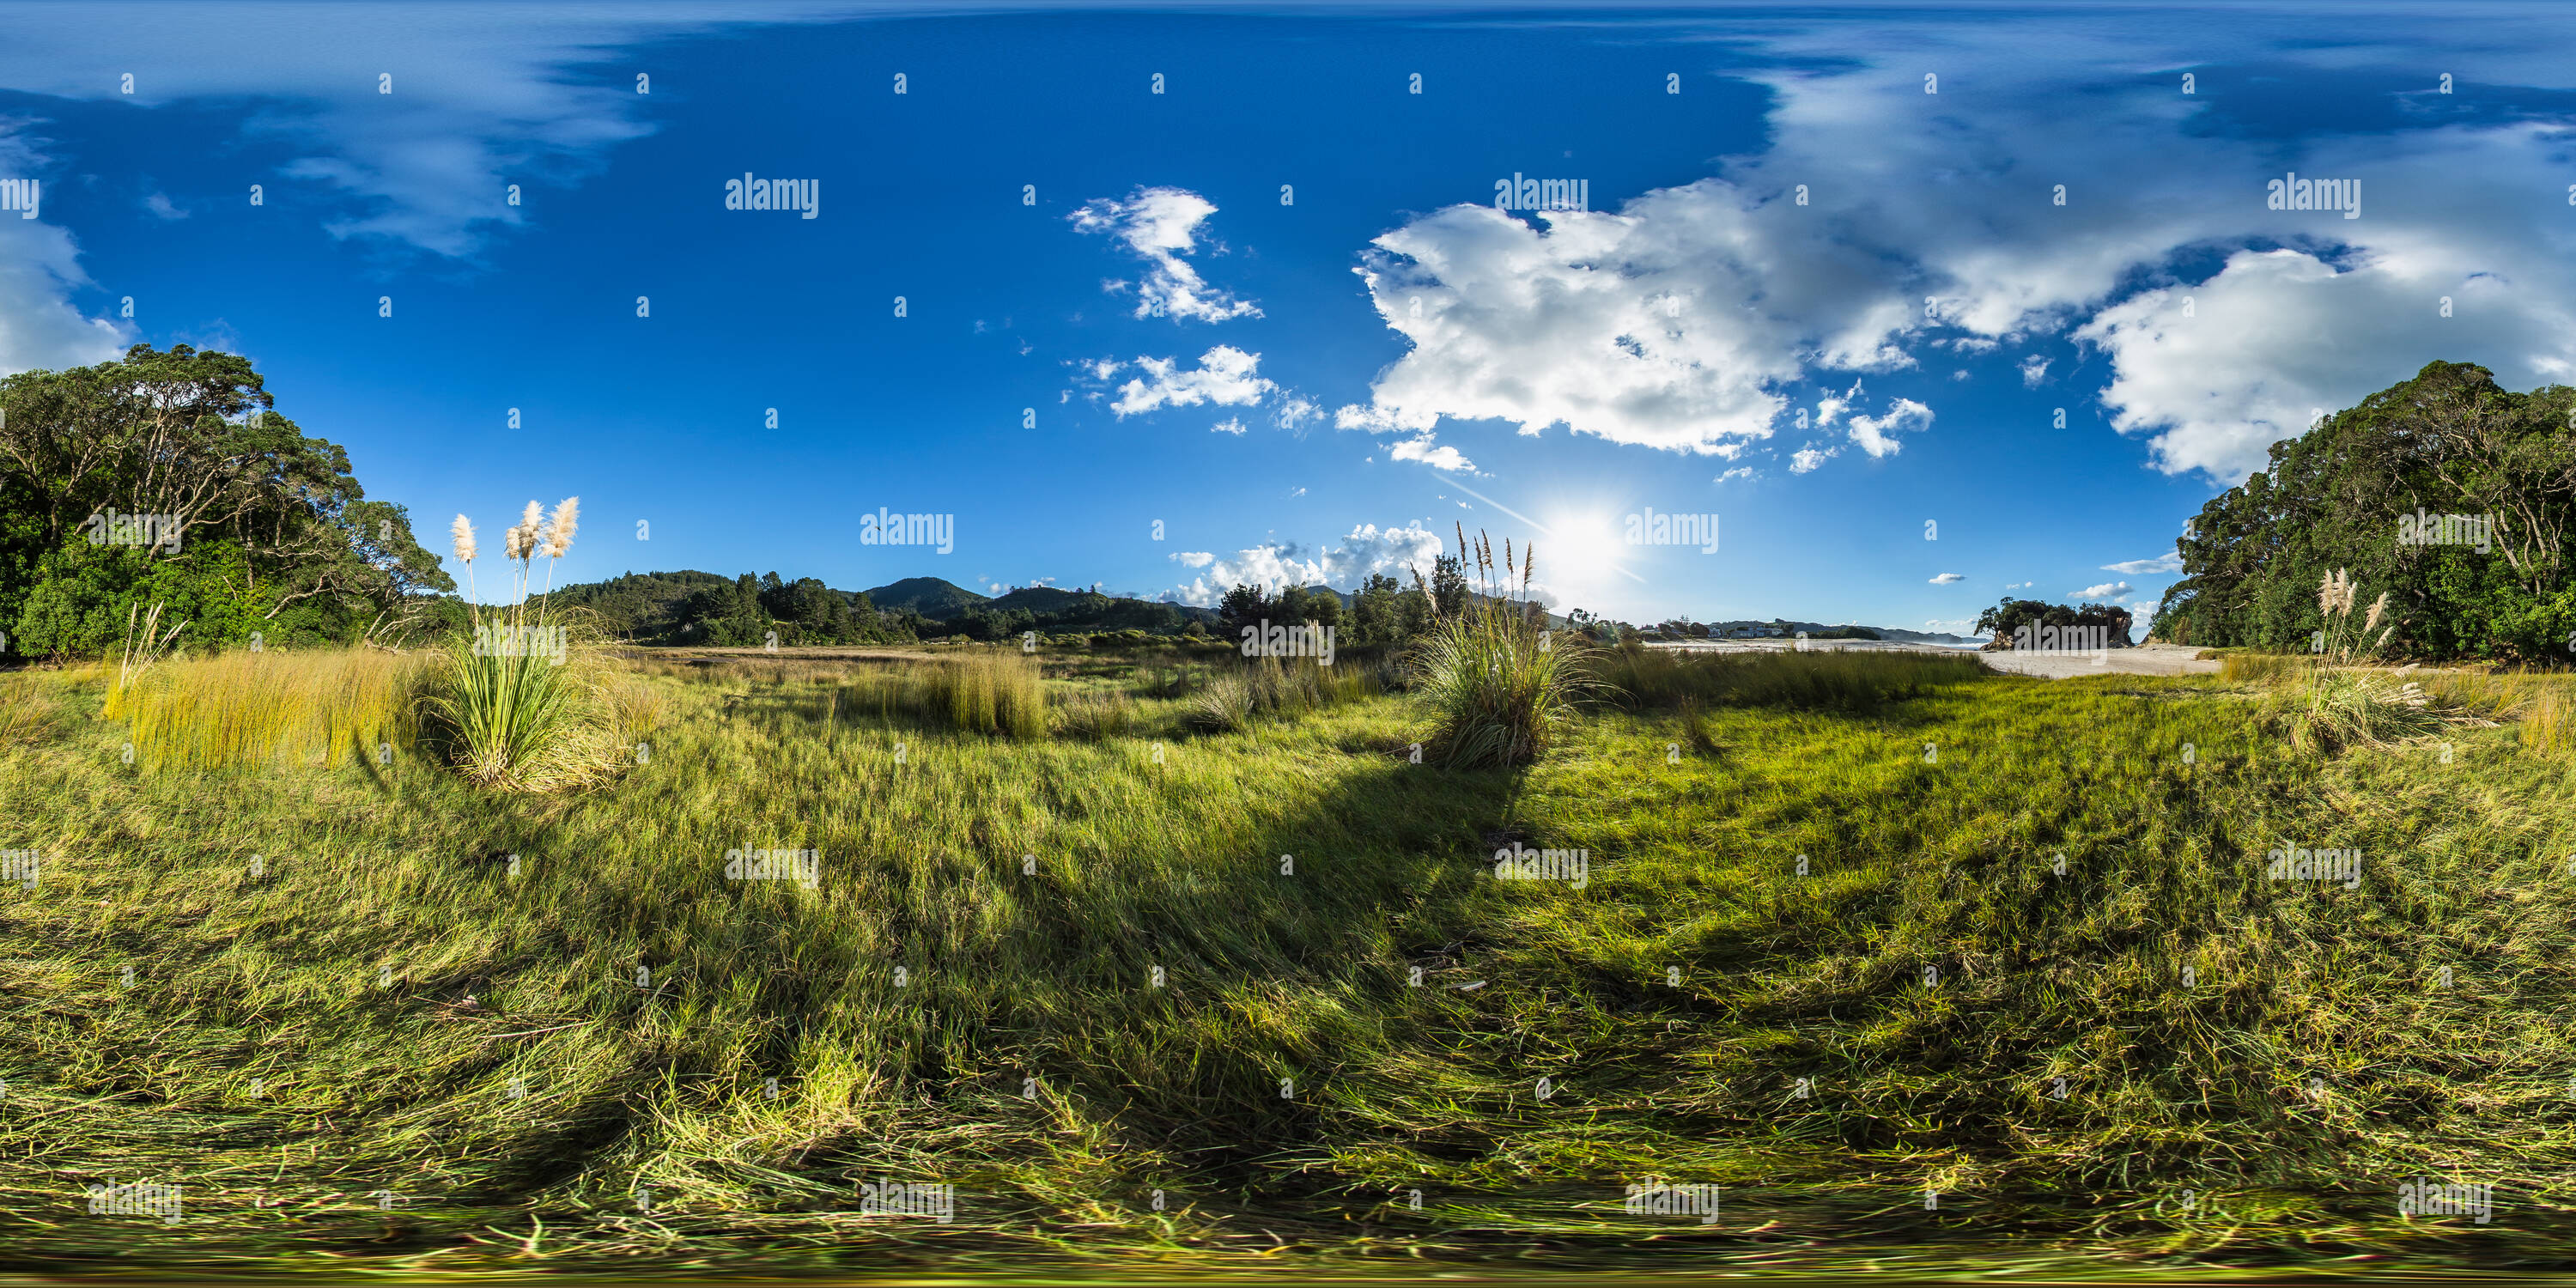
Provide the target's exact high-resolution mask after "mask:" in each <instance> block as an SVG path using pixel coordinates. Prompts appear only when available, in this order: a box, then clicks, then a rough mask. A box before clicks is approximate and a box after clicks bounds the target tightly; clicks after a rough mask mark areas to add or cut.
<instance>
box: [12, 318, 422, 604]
mask: <svg viewBox="0 0 2576 1288" xmlns="http://www.w3.org/2000/svg"><path fill="white" fill-rule="evenodd" d="M365 497H366V494H365V491H364V490H363V489H362V488H360V487H359V485H358V481H357V479H356V478H355V477H353V476H352V475H351V473H350V470H349V458H348V454H347V453H346V452H345V451H343V450H341V448H340V447H338V446H337V445H335V444H333V443H330V442H327V441H325V440H323V439H319V438H312V437H308V436H306V435H305V433H304V432H303V430H302V429H300V428H299V427H298V426H296V424H295V423H294V422H293V421H291V420H288V419H287V418H286V417H284V416H281V415H279V414H277V412H276V410H275V399H274V398H273V397H272V396H271V395H270V394H269V393H268V391H267V389H266V388H265V385H264V382H263V381H262V379H261V377H260V375H259V373H258V372H257V371H255V370H253V368H252V366H251V364H250V362H249V360H248V359H245V358H242V357H239V356H237V355H234V354H228V353H215V352H201V351H199V350H197V349H195V348H193V347H191V346H188V345H184V344H183V345H177V346H174V347H172V348H171V349H170V350H169V351H168V352H166V353H165V352H161V351H158V350H155V349H153V348H152V347H151V346H150V345H136V346H134V347H133V348H131V349H128V350H127V351H126V353H125V356H124V357H122V358H120V359H117V360H116V361H113V362H105V363H100V364H98V365H96V366H92V367H78V368H73V369H70V370H67V371H32V372H22V373H20V374H18V375H15V376H11V377H9V378H7V379H6V380H0V630H8V631H10V633H11V634H12V635H13V636H15V637H16V640H17V642H18V646H19V647H20V648H21V649H24V650H33V651H40V652H45V653H50V654H82V653H96V652H102V651H105V650H106V649H108V648H110V647H112V646H113V645H114V644H115V643H116V641H118V640H119V639H121V637H122V635H123V633H124V621H125V618H126V615H127V614H126V610H127V608H128V607H130V606H140V605H144V604H148V603H152V602H160V603H163V604H164V605H165V606H166V607H165V614H166V615H167V617H168V618H169V619H170V620H173V621H182V622H185V623H186V628H185V637H186V638H188V639H191V640H195V641H203V642H215V643H224V642H233V641H238V640H242V639H246V638H247V637H248V636H249V635H250V634H251V633H252V632H254V631H257V632H259V633H261V634H262V635H263V636H265V637H267V638H268V639H270V640H271V641H273V642H278V643H285V642H289V641H293V640H299V639H312V640H332V641H338V642H344V643H345V642H353V641H355V640H358V639H360V638H371V639H379V640H383V639H390V638H395V637H399V636H400V635H401V634H403V633H404V631H406V630H407V629H410V628H413V627H416V626H418V625H420V624H422V623H424V622H426V621H428V620H430V619H431V617H432V616H433V615H434V614H433V613H432V611H431V609H432V606H433V605H434V604H435V603H436V602H437V596H439V595H441V594H443V593H447V592H452V591H453V590H454V589H455V583H454V581H452V580H451V579H450V578H449V577H448V574H447V573H446V572H445V571H444V570H443V569H442V568H441V567H440V565H439V562H438V560H437V558H436V557H435V556H433V555H432V554H430V552H428V551H427V550H424V549H422V548H421V547H420V545H419V543H418V542H417V541H416V540H415V539H414V537H413V535H412V531H411V522H410V517H409V515H408V514H407V512H406V511H405V510H404V509H403V507H401V506H399V505H392V504H389V503H385V502H373V501H368V500H366V499H365ZM111 512H113V513H114V514H115V515H117V516H130V515H141V516H148V517H149V521H150V529H149V531H150V534H151V535H152V537H154V538H156V539H153V540H149V541H147V542H145V543H143V544H139V545H122V544H118V541H119V539H120V538H121V537H122V535H123V534H122V533H120V532H119V531H118V528H119V526H120V525H119V524H118V523H116V522H114V521H112V520H111V518H110V515H111ZM13 627H14V628H15V629H14V630H11V628H13Z"/></svg>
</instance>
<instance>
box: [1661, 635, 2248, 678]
mask: <svg viewBox="0 0 2576 1288" xmlns="http://www.w3.org/2000/svg"><path fill="white" fill-rule="evenodd" d="M1646 647H1648V648H1668V649H1680V650H1682V651H1684V652H1692V653H1778V652H1785V651H1788V650H1791V649H1795V648H1798V647H1800V645H1799V643H1798V642H1797V641H1796V640H1777V639H1763V640H1674V641H1660V642H1654V643H1649V644H1648V645H1646ZM1804 647H1805V648H1806V649H1807V650H1809V651H1810V652H1812V651H1816V650H1820V649H1837V650H1852V651H1859V650H1874V651H1880V652H1887V651H1896V652H1912V653H1971V654H1974V655H1975V656H1976V657H1977V658H1978V659H1979V660H1980V661H1983V662H1984V663H1985V664H1986V665H1987V666H1988V667H1990V668H1992V669H1994V670H1997V671H2002V672H2005V673H2006V674H2010V675H2034V676H2038V677H2040V678H2041V679H2046V680H2065V679H2071V678H2073V677H2076V676H2079V675H2214V674H2216V673H2217V672H2218V663H2217V661H2216V660H2215V659H2212V660H2210V661H2205V662H2204V661H2197V660H2194V658H2193V654H2195V653H2198V652H2199V651H2200V650H2198V649H2195V648H2188V647H2185V646H2183V645H2179V644H2139V645H2133V646H2131V647H2129V648H2115V649H2105V650H2103V651H2101V652H2099V653H2056V652H2050V653H2042V652H2037V651H2030V652H2021V653H2014V652H2011V651H1998V652H1993V653H1988V652H1984V651H1982V650H1980V649H1978V648H1977V647H1976V646H1974V645H1969V644H1916V643H1908V642H1905V641H1901V640H1808V641H1807V642H1806V644H1805V645H1804Z"/></svg>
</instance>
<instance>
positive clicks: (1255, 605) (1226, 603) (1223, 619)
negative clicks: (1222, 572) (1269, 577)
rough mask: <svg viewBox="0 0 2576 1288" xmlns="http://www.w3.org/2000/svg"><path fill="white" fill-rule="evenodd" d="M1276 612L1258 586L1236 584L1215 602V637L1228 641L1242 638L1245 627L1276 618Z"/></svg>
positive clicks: (1267, 596) (1268, 597)
mask: <svg viewBox="0 0 2576 1288" xmlns="http://www.w3.org/2000/svg"><path fill="white" fill-rule="evenodd" d="M1278 615H1279V614H1278V610H1277V608H1276V607H1274V606H1273V605H1272V603H1271V601H1270V596H1269V595H1268V594H1267V593H1266V592H1264V591H1263V590H1262V589H1261V587H1259V586H1246V585H1240V584H1238V585H1237V586H1235V588H1234V589H1232V590H1229V591H1227V592H1225V598H1223V599H1221V600H1218V601H1217V606H1216V621H1217V635H1218V636H1219V637H1220V638H1223V639H1228V640H1239V639H1242V638H1243V631H1244V628H1245V627H1250V626H1258V625H1260V624H1261V622H1262V621H1263V619H1265V618H1276V617H1277V616H1278Z"/></svg>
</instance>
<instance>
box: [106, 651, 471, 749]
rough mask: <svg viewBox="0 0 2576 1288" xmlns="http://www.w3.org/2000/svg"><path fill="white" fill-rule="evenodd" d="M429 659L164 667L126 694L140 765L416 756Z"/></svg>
mask: <svg viewBox="0 0 2576 1288" xmlns="http://www.w3.org/2000/svg"><path fill="white" fill-rule="evenodd" d="M428 670H429V661H428V659H427V658H425V657H422V656H419V655H397V654H392V653H384V652H378V651H375V650H371V649H347V650H340V649H334V650H312V651H292V652H290V651H282V650H281V651H273V652H259V653H252V652H238V653H223V654H218V655H215V656H212V657H201V658H183V659H180V660H176V661H164V662H161V663H159V664H157V665H155V666H154V667H152V668H151V669H150V670H148V671H146V672H144V673H142V674H141V675H140V676H138V677H134V678H133V679H132V680H131V682H129V683H125V684H123V685H121V686H120V687H118V688H117V689H116V690H115V691H114V692H113V694H112V697H113V699H114V703H113V705H114V706H115V708H116V709H115V710H112V711H110V712H109V713H108V714H109V715H110V716H111V717H116V716H122V717H123V718H125V719H126V720H127V721H128V722H129V724H130V726H131V727H132V729H133V733H134V752H135V761H136V763H137V764H140V765H144V766H147V767H151V768H176V769H226V768H232V767H236V766H264V765H297V764H336V763H339V762H341V761H343V760H346V759H349V758H352V757H360V758H375V757H377V756H379V755H380V754H381V752H382V751H383V749H385V748H388V747H408V746H410V745H411V743H412V742H413V740H414V739H415V738H416V737H417V736H418V733H419V723H418V719H417V715H416V699H417V698H418V696H419V694H420V690H421V685H422V682H423V680H424V678H425V676H426V673H427V671H428Z"/></svg>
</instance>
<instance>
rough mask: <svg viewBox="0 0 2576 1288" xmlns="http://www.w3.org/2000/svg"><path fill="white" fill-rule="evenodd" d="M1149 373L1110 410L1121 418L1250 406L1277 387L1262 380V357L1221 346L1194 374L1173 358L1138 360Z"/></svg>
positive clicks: (1204, 356)
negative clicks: (1181, 409) (1202, 407)
mask: <svg viewBox="0 0 2576 1288" xmlns="http://www.w3.org/2000/svg"><path fill="white" fill-rule="evenodd" d="M1136 366H1137V367H1138V368H1139V369H1141V370H1142V371H1143V372H1144V373H1145V374H1143V375H1142V376H1138V377H1135V378H1134V379H1131V380H1129V381H1128V382H1127V383H1126V384H1124V385H1121V386H1119V387H1118V400H1117V401H1116V402H1113V403H1111V404H1110V405H1109V410H1110V411H1111V412H1113V413H1115V414H1116V415H1117V416H1118V417H1119V418H1120V419H1125V418H1126V417H1128V416H1133V415H1136V414H1137V413H1139V412H1148V411H1157V410H1160V409H1162V408H1165V407H1195V406H1197V405H1199V404H1200V403H1215V404H1216V405H1217V406H1220V407H1248V406H1251V405H1252V404H1254V403H1258V402H1260V401H1261V399H1262V396H1263V395H1265V394H1267V393H1269V392H1270V391H1271V390H1272V389H1273V388H1275V387H1276V386H1274V385H1272V384H1271V383H1270V382H1269V381H1267V380H1264V379H1262V378H1261V376H1260V374H1259V371H1260V367H1261V355H1260V354H1257V353H1245V352H1244V351H1243V350H1241V349H1238V348H1235V347H1234V346H1232V345H1227V344H1220V345H1218V346H1216V347H1215V348H1213V349H1210V350H1208V351H1207V352H1206V353H1203V354H1201V355H1199V365H1198V367H1197V368H1196V369H1195V370H1183V369H1182V368H1181V365H1180V364H1179V363H1178V362H1177V361H1175V360H1173V359H1171V358H1138V359H1136Z"/></svg>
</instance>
